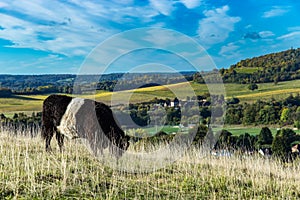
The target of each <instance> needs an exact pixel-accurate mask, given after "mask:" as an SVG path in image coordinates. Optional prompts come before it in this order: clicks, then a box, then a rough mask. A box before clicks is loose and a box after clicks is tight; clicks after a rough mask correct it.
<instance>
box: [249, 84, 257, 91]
mask: <svg viewBox="0 0 300 200" xmlns="http://www.w3.org/2000/svg"><path fill="white" fill-rule="evenodd" d="M248 89H249V90H252V91H253V90H257V89H258V85H257V84H256V83H251V84H250V85H249V86H248Z"/></svg>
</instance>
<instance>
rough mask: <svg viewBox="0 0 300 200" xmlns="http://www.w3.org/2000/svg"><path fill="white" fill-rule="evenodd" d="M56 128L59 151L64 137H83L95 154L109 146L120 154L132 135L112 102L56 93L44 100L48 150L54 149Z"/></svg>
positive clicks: (126, 146) (43, 128) (117, 154)
mask: <svg viewBox="0 0 300 200" xmlns="http://www.w3.org/2000/svg"><path fill="white" fill-rule="evenodd" d="M54 132H55V133H56V140H57V142H58V145H59V149H60V151H62V148H63V144H64V137H67V138H69V139H75V138H82V139H85V141H87V143H88V145H89V147H90V149H91V150H92V151H93V153H95V154H96V155H97V154H98V153H101V154H102V153H103V149H105V148H107V147H109V149H110V152H111V153H113V154H114V155H115V156H116V157H117V158H119V157H120V156H122V153H123V151H126V150H127V148H128V146H129V139H130V137H129V136H126V135H125V133H124V132H123V130H121V128H120V127H119V126H118V124H117V122H116V121H115V119H114V116H113V113H112V110H111V109H110V107H109V106H107V105H105V104H104V103H101V102H97V101H93V100H90V99H82V98H73V97H70V96H65V95H56V94H54V95H50V96H49V97H47V98H46V99H45V100H44V102H43V112H42V133H41V136H42V138H43V139H44V140H45V142H46V151H48V152H49V151H51V146H50V142H51V139H52V137H53V135H54Z"/></svg>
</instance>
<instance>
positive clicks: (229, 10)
mask: <svg viewBox="0 0 300 200" xmlns="http://www.w3.org/2000/svg"><path fill="white" fill-rule="evenodd" d="M299 10H300V1H295V0H285V1H277V0H276V1H275V0H274V1H271V0H263V1H259V0H245V1H239V0H231V1H230V0H227V1H225V0H218V1H216V0H148V1H143V0H141V1H137V0H119V1H118V0H115V1H114V0H112V1H100V0H99V1H96V0H93V1H92V0H85V1H81V0H43V1H41V0H30V1H28V0H1V1H0V52H1V53H0V73H1V74H48V73H77V72H78V70H79V69H80V67H81V65H82V63H83V62H84V60H85V58H86V57H87V56H88V55H90V52H91V51H92V50H93V49H94V48H95V47H97V46H98V45H99V44H101V43H102V42H103V41H105V40H106V39H107V38H109V37H111V36H113V35H114V34H118V33H122V32H123V31H127V30H132V29H135V28H143V27H149V28H165V29H170V30H174V31H177V32H179V33H182V34H185V35H187V36H189V37H191V38H192V39H193V40H195V41H197V42H198V43H199V45H201V46H202V47H203V48H204V49H205V50H206V51H207V52H208V54H209V55H210V56H211V58H212V60H213V61H214V63H215V64H216V66H217V67H218V68H221V67H225V68H226V67H229V66H230V65H231V64H234V63H236V62H237V61H239V60H241V59H245V58H250V57H253V56H259V55H262V54H266V53H271V52H277V51H282V50H286V49H289V48H291V47H293V48H298V47H300V20H299V19H300V12H299ZM163 38H164V37H161V40H163ZM171 42H172V41H171ZM116 48H117V47H116ZM169 54H170V53H169V52H164V51H162V50H158V51H155V50H149V49H148V50H145V51H144V52H133V53H131V54H128V55H127V59H126V56H123V57H122V58H120V59H119V60H117V61H116V62H114V63H113V64H112V65H111V67H110V71H109V72H118V71H127V70H128V69H127V68H126V66H127V65H128V66H129V65H130V66H132V65H133V63H132V60H134V59H135V60H138V59H141V60H143V62H140V63H139V62H137V63H134V65H137V66H138V65H144V64H146V62H148V63H158V64H163V65H170V67H172V68H174V69H176V70H181V71H186V70H190V69H191V68H190V67H189V66H188V65H187V64H186V63H184V61H180V59H179V60H177V59H178V58H176V56H175V57H174V55H169ZM99 57H100V58H103V57H105V54H101V55H99ZM146 58H147V59H146ZM161 60H167V61H170V62H164V63H160V61H161ZM171 61H172V62H171ZM204 65H205V63H204ZM148 67H149V66H148Z"/></svg>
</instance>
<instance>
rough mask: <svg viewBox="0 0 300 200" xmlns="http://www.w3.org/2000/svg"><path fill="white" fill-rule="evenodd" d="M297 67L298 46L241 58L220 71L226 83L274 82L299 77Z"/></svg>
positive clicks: (299, 72) (298, 57)
mask: <svg viewBox="0 0 300 200" xmlns="http://www.w3.org/2000/svg"><path fill="white" fill-rule="evenodd" d="M299 69H300V48H298V49H293V48H291V49H289V50H286V51H282V52H278V53H271V54H267V55H262V56H259V57H254V58H248V59H245V60H241V61H239V62H238V63H236V64H234V65H231V66H230V68H229V69H220V73H221V75H222V77H223V80H224V82H226V83H242V84H246V83H269V82H274V83H275V84H276V83H278V82H280V81H288V80H296V79H300V70H299ZM196 77H197V76H196ZM195 79H196V78H194V80H195ZM196 80H197V79H196ZM198 82H199V80H198Z"/></svg>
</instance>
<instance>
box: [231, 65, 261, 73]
mask: <svg viewBox="0 0 300 200" xmlns="http://www.w3.org/2000/svg"><path fill="white" fill-rule="evenodd" d="M234 70H235V71H236V72H237V73H243V74H253V73H254V72H257V71H258V67H238V68H235V69H234Z"/></svg>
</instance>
